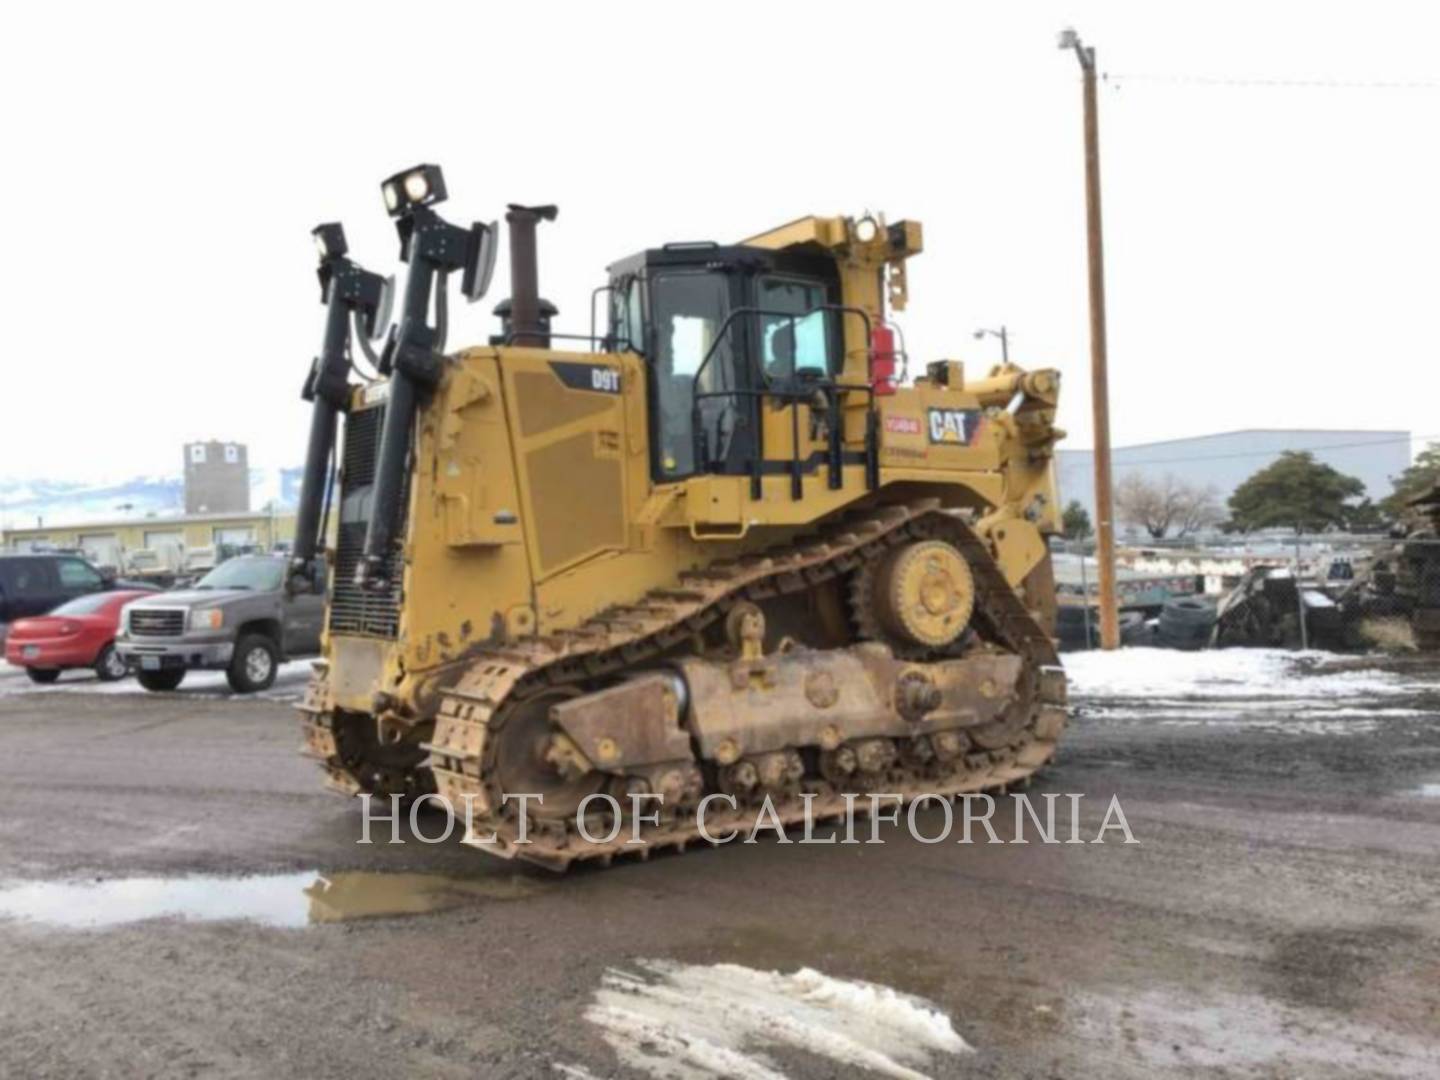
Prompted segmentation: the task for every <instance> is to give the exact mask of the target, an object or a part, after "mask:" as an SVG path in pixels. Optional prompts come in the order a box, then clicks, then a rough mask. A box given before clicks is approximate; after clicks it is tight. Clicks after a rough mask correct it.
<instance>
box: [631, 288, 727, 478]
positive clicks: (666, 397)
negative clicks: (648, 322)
mask: <svg viewBox="0 0 1440 1080" xmlns="http://www.w3.org/2000/svg"><path fill="white" fill-rule="evenodd" d="M650 304H651V313H652V325H653V333H654V340H653V342H652V343H651V348H652V351H653V352H654V357H653V365H654V372H655V385H656V401H657V404H658V419H659V425H658V426H659V436H660V438H659V447H658V462H657V463H658V466H659V472H660V475H661V476H676V477H678V476H686V475H688V474H689V473H692V472H694V471H695V445H694V430H693V428H694V424H693V408H694V406H695V405H696V404H698V405H699V407H700V412H701V417H702V422H703V423H705V425H706V430H707V434H708V435H709V436H710V437H711V442H712V445H714V443H715V440H716V439H717V438H718V439H720V440H721V441H723V440H724V438H725V435H724V430H725V424H724V416H725V415H726V414H727V413H733V412H734V410H735V402H734V400H733V399H728V398H701V399H700V400H699V402H698V403H697V402H696V400H695V394H696V393H700V394H707V393H715V392H717V391H725V390H733V389H735V380H734V359H733V355H732V348H731V342H730V340H729V339H730V337H731V335H730V334H729V333H727V334H726V335H725V337H724V339H719V334H720V332H721V330H722V329H723V328H724V325H725V320H726V317H727V316H728V315H729V312H730V281H729V278H728V277H727V276H726V275H724V274H720V273H709V272H705V271H678V272H673V273H667V274H660V275H658V276H656V277H655V278H654V279H653V280H652V282H651V286H650ZM717 341H718V344H717ZM712 349H713V350H714V353H713V355H712V354H711V350H712ZM707 357H709V358H710V359H709V362H708V363H706V358H707ZM702 365H703V367H704V370H703V371H702V370H701V368H702ZM697 379H698V381H697ZM732 427H733V425H732Z"/></svg>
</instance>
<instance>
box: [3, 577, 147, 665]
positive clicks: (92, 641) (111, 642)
mask: <svg viewBox="0 0 1440 1080" xmlns="http://www.w3.org/2000/svg"><path fill="white" fill-rule="evenodd" d="M150 595H152V594H151V593H149V592H137V591H134V590H128V589H127V590H121V591H116V592H102V593H91V594H89V595H88V596H77V597H76V598H75V599H74V600H68V601H66V602H65V603H63V604H61V605H60V606H59V607H57V608H56V609H55V610H54V611H52V612H50V614H49V615H35V616H31V617H30V618H28V619H17V620H16V621H15V622H13V623H11V624H10V636H9V637H8V638H6V640H5V659H6V660H8V661H9V662H10V663H12V664H15V665H17V666H18V667H23V668H24V669H25V674H27V675H29V676H30V678H31V680H32V681H34V682H37V683H52V682H54V681H55V680H56V679H58V678H59V677H60V672H61V671H62V670H64V669H65V668H83V667H88V668H94V669H95V674H96V675H98V676H99V677H100V678H102V679H104V680H105V681H106V682H112V681H114V680H115V679H123V678H124V677H125V675H126V674H127V671H126V668H125V663H124V661H122V660H121V659H120V656H119V654H118V653H116V652H115V629H116V627H117V626H118V625H119V623H120V609H121V608H123V607H124V606H125V605H126V604H128V603H129V602H130V601H131V600H139V599H140V598H141V597H142V596H150Z"/></svg>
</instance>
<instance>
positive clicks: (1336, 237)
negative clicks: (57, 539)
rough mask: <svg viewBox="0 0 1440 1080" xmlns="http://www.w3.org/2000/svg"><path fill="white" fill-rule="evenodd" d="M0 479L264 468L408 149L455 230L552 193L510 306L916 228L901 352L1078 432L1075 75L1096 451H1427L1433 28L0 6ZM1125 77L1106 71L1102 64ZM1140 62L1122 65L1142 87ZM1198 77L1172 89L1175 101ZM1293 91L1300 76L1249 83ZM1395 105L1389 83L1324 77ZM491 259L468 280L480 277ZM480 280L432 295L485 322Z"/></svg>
mask: <svg viewBox="0 0 1440 1080" xmlns="http://www.w3.org/2000/svg"><path fill="white" fill-rule="evenodd" d="M6 22H7V30H6V34H5V41H4V46H3V50H4V53H3V63H0V91H3V95H4V101H5V108H4V110H3V116H0V124H3V127H4V140H3V145H4V146H5V149H6V154H5V157H6V160H7V161H8V163H9V164H8V165H7V166H6V167H5V168H4V170H3V171H0V190H3V194H4V200H3V205H4V207H5V208H6V211H7V213H8V221H7V228H6V234H5V239H4V243H3V247H0V252H3V254H0V286H3V297H4V305H3V308H0V311H3V313H4V316H5V319H6V322H7V324H8V325H7V333H6V337H7V339H8V340H7V348H6V350H5V357H4V359H3V360H0V364H3V372H4V381H3V390H0V476H10V477H25V476H38V477H46V478H75V479H96V478H102V477H105V478H108V477H123V476H129V475H133V474H139V473H174V472H178V471H179V469H180V466H181V460H180V458H181V454H180V444H181V442H182V441H184V440H186V439H191V438H197V437H217V438H224V439H235V440H241V441H244V442H246V443H248V444H249V445H250V448H251V461H252V463H254V464H257V465H267V466H278V465H297V464H299V463H300V461H301V459H302V456H303V453H304V441H305V430H306V429H305V424H306V415H307V414H306V411H305V407H304V406H303V405H302V403H301V402H300V401H299V398H298V390H299V386H300V383H301V381H302V379H303V377H304V375H305V372H306V370H307V367H308V365H309V363H310V358H311V357H312V355H313V354H314V352H315V351H316V349H317V348H318V343H319V336H320V329H321V318H322V309H321V307H320V304H319V293H318V287H317V285H316V282H315V276H314V264H315V254H314V248H313V245H312V242H311V240H310V237H309V235H308V233H309V230H310V228H311V227H312V226H314V225H315V224H317V223H318V222H321V221H328V220H333V219H340V220H343V222H344V224H345V227H346V229H347V231H348V233H349V237H350V246H351V250H352V253H353V254H354V255H355V256H356V257H357V258H358V259H360V260H361V261H363V262H365V263H366V264H368V265H369V266H371V267H372V268H374V269H377V270H384V271H385V272H390V271H392V270H393V269H394V268H395V267H396V265H397V242H396V239H395V235H394V230H393V228H392V226H391V224H390V222H389V221H388V219H387V218H386V217H385V214H384V212H383V209H382V206H381V201H380V195H379V188H378V183H379V181H380V180H381V179H382V178H383V177H384V176H386V175H388V174H390V173H392V172H394V171H397V170H398V169H401V168H403V167H405V166H408V165H411V164H414V163H417V162H420V161H434V162H438V163H440V164H441V165H443V167H444V169H445V175H446V179H447V182H448V185H449V189H450V202H449V204H448V205H447V206H446V207H445V210H446V212H447V213H448V214H449V215H450V216H451V218H452V220H456V221H460V222H462V223H468V222H469V221H471V220H475V219H481V220H489V219H493V218H496V217H500V216H502V215H503V209H504V204H505V203H506V202H525V203H541V202H555V203H558V204H559V205H560V208H561V213H560V218H559V221H558V222H556V223H555V224H553V225H546V226H543V227H542V240H541V280H542V290H543V292H544V293H545V294H546V295H547V296H548V297H549V298H550V299H552V300H554V301H555V302H556V303H558V304H559V306H560V309H561V313H562V314H561V318H560V320H559V328H561V329H574V330H578V331H582V332H584V331H586V330H587V328H588V306H589V297H590V291H591V289H593V288H594V287H595V286H596V285H598V284H600V283H601V282H602V281H603V273H604V267H605V266H606V264H607V263H609V262H611V261H612V260H614V259H616V258H619V257H622V256H624V255H627V254H629V253H631V252H633V251H636V250H639V249H641V248H643V247H646V246H652V245H657V244H659V243H662V242H665V241H669V240H680V239H717V240H722V241H723V240H735V239H739V238H740V237H742V236H745V235H747V234H750V233H754V232H758V231H760V230H763V229H765V228H767V227H769V226H771V225H774V224H778V223H780V222H783V221H786V220H789V219H791V218H794V217H797V216H800V215H802V214H806V213H821V214H834V213H856V212H859V211H861V210H863V209H865V208H872V209H874V210H877V211H883V212H884V213H885V214H886V215H887V216H888V217H889V218H890V219H891V220H895V219H898V218H901V217H910V218H916V219H919V220H920V221H922V222H923V223H924V225H925V242H926V251H925V253H924V254H923V255H921V256H920V257H918V258H917V259H916V260H914V261H913V263H912V264H911V270H910V284H911V308H910V311H909V312H908V313H907V314H906V316H905V317H904V320H903V321H904V325H905V327H906V332H907V337H908V340H909V344H910V347H911V350H912V353H913V354H914V356H915V358H916V359H917V360H918V361H920V362H923V361H924V360H928V359H934V358H938V357H942V356H944V357H953V358H960V359H963V360H965V361H966V362H967V363H968V364H970V365H971V366H972V367H984V366H986V365H987V364H989V363H990V362H992V361H994V360H995V359H997V358H998V349H997V347H996V345H995V344H994V343H992V342H988V341H987V342H984V343H980V342H976V341H974V340H973V339H972V337H971V331H972V330H973V329H974V328H975V327H977V326H980V325H987V326H995V325H999V324H1001V323H1004V324H1005V325H1007V326H1009V327H1010V329H1011V331H1012V333H1013V348H1012V352H1013V355H1014V357H1015V358H1016V359H1017V360H1019V361H1020V362H1021V363H1023V364H1025V365H1027V366H1055V367H1058V368H1060V369H1061V370H1062V371H1063V372H1064V373H1065V375H1066V376H1067V379H1068V382H1067V383H1066V390H1065V396H1064V401H1063V406H1062V413H1061V423H1062V426H1064V427H1065V428H1067V429H1068V430H1069V431H1070V433H1071V435H1070V440H1069V443H1068V445H1071V446H1088V445H1089V443H1090V429H1091V425H1090V399H1089V394H1088V348H1089V344H1088V336H1087V325H1086V315H1085V310H1086V309H1085V246H1084V245H1085V239H1084V237H1085V234H1084V205H1083V187H1082V178H1081V168H1082V157H1081V116H1080V83H1079V71H1078V66H1077V64H1076V62H1075V59H1074V57H1073V55H1069V54H1064V53H1061V52H1059V51H1057V49H1056V47H1055V40H1054V38H1055V32H1056V31H1057V30H1058V29H1059V28H1060V27H1062V26H1064V25H1066V24H1069V23H1073V24H1074V25H1076V26H1077V27H1078V28H1079V30H1080V32H1081V34H1082V36H1083V37H1084V38H1085V39H1087V40H1088V41H1089V42H1091V43H1092V44H1094V45H1095V46H1096V47H1097V48H1098V50H1099V55H1100V66H1101V67H1102V69H1103V70H1104V71H1105V72H1107V73H1108V74H1109V75H1110V78H1108V79H1107V82H1106V84H1105V85H1104V87H1103V88H1102V92H1101V132H1102V151H1103V159H1104V178H1105V224H1106V245H1107V259H1108V268H1107V269H1108V274H1107V277H1108V287H1109V293H1110V334H1111V390H1112V415H1113V420H1112V425H1113V434H1114V438H1115V441H1116V442H1117V443H1119V444H1124V443H1130V442H1136V441H1144V440H1152V439H1160V438H1169V437H1176V436H1183V435H1195V434H1204V433H1207V432H1211V431H1222V430H1230V429H1235V428H1244V427H1344V428H1387V429H1389V428H1405V429H1409V430H1410V431H1412V432H1413V433H1414V435H1415V436H1417V437H1420V436H1424V435H1436V434H1437V433H1440V327H1437V319H1436V306H1437V297H1440V266H1437V260H1440V211H1437V204H1440V153H1437V133H1440V9H1437V6H1436V5H1434V4H1428V3H1414V4H1387V3H1376V2H1373V0H1372V2H1369V3H1365V4H1358V3H1357V4H1346V5H1330V4H1320V3H1278V2H1271V3H1265V4H1260V3H1255V2H1253V0H1252V2H1249V3H1241V4H1231V3H1217V2H1213V0H1212V2H1207V3H1203V4H1199V3H1197V4H1166V3H1154V2H1148V3H1068V4H1066V3H1027V4H1024V5H1020V4H1003V5H1002V4H988V5H979V4H976V5H958V4H943V3H934V2H927V3H914V4H911V3H904V2H895V0H890V2H887V3H883V4H882V3H873V2H872V3H868V4H846V3H835V2H828V3H823V4H815V5H809V4H802V3H778V2H775V0H770V2H766V3H748V2H737V0H730V2H728V3H725V4H719V5H716V4H703V5H702V4H691V3H679V2H670V3H657V4H641V3H624V4H593V3H592V4H578V3H577V4H554V5H551V4H545V3H539V2H533V0H532V2H527V3H524V4H521V3H513V4H506V5H499V4H480V3H474V2H470V3H459V4H453V5H451V4H446V5H441V4H433V5H432V4H423V3H407V4H403V5H396V4H393V3H391V4H384V5H381V4H369V3H358V2H350V3H345V4H319V3H314V4H310V3H307V4H299V3H293V2H291V3H286V4H268V3H247V4H236V5H228V6H225V7H224V8H221V7H218V6H215V5H202V4H193V3H190V4H174V5H162V4H153V3H152V4H146V3H139V2H136V3H128V4H94V5H89V6H77V5H34V4H31V5H20V6H12V9H11V10H10V12H9V13H8V15H7V17H6ZM1127 76H1128V77H1127ZM1140 76H1147V78H1141V77H1140ZM1190 78H1196V79H1198V80H1199V81H1187V79H1190ZM1312 80H1313V81H1318V82H1322V83H1326V84H1345V85H1323V86H1290V85H1281V86H1276V85H1263V83H1265V82H1267V81H1270V82H1273V81H1279V82H1289V81H1298V82H1308V81H1312ZM1375 83H1384V84H1393V83H1419V84H1423V85H1419V86H1411V87H1408V88H1399V87H1387V86H1376V85H1359V86H1357V85H1350V84H1375ZM502 263H503V259H502ZM504 295H506V284H505V275H504V273H503V266H502V269H501V272H500V274H498V275H497V280H496V284H495V287H494V289H493V290H492V292H491V295H490V296H489V297H488V298H487V299H486V300H485V301H483V302H482V303H481V304H480V305H477V306H474V307H470V308H464V307H462V306H461V304H460V303H459V302H458V301H456V302H455V303H454V304H453V305H452V332H451V339H450V340H451V343H452V344H453V345H459V344H464V343H467V342H472V341H479V340H482V339H483V338H484V337H485V336H486V335H488V334H489V333H491V332H492V331H493V329H494V326H495V323H494V320H493V318H492V316H491V315H490V308H491V307H492V306H493V304H494V303H495V301H496V300H498V299H499V298H500V297H502V296H504Z"/></svg>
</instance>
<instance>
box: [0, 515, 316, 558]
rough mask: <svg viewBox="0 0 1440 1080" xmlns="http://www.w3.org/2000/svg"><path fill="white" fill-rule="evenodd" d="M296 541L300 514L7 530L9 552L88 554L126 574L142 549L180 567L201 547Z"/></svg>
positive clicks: (269, 546)
mask: <svg viewBox="0 0 1440 1080" xmlns="http://www.w3.org/2000/svg"><path fill="white" fill-rule="evenodd" d="M294 537H295V515H294V514H266V513H253V514H252V513H238V514H185V515H182V516H176V517H149V518H139V519H136V518H125V519H123V520H116V521H91V522H86V523H85V524H83V525H57V526H54V527H46V526H36V527H33V528H28V529H7V530H6V531H5V533H4V549H5V550H7V551H54V550H57V549H64V550H73V551H82V552H84V553H85V555H86V556H87V557H88V558H89V559H90V561H91V562H93V563H95V564H96V565H97V566H106V567H114V568H115V569H117V570H123V569H124V568H125V567H126V566H127V565H128V562H127V556H130V555H132V554H133V553H135V552H137V551H142V550H143V551H154V552H157V553H158V554H159V555H160V559H161V561H162V562H163V563H165V564H166V565H172V566H178V565H179V564H180V562H181V560H182V559H183V557H184V555H185V554H186V552H189V551H194V550H196V549H199V548H209V547H214V548H223V549H227V550H230V551H240V550H246V549H254V550H259V551H271V550H273V549H274V548H275V547H276V546H277V545H281V546H288V545H289V544H290V543H291V541H292V540H293V539H294Z"/></svg>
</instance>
